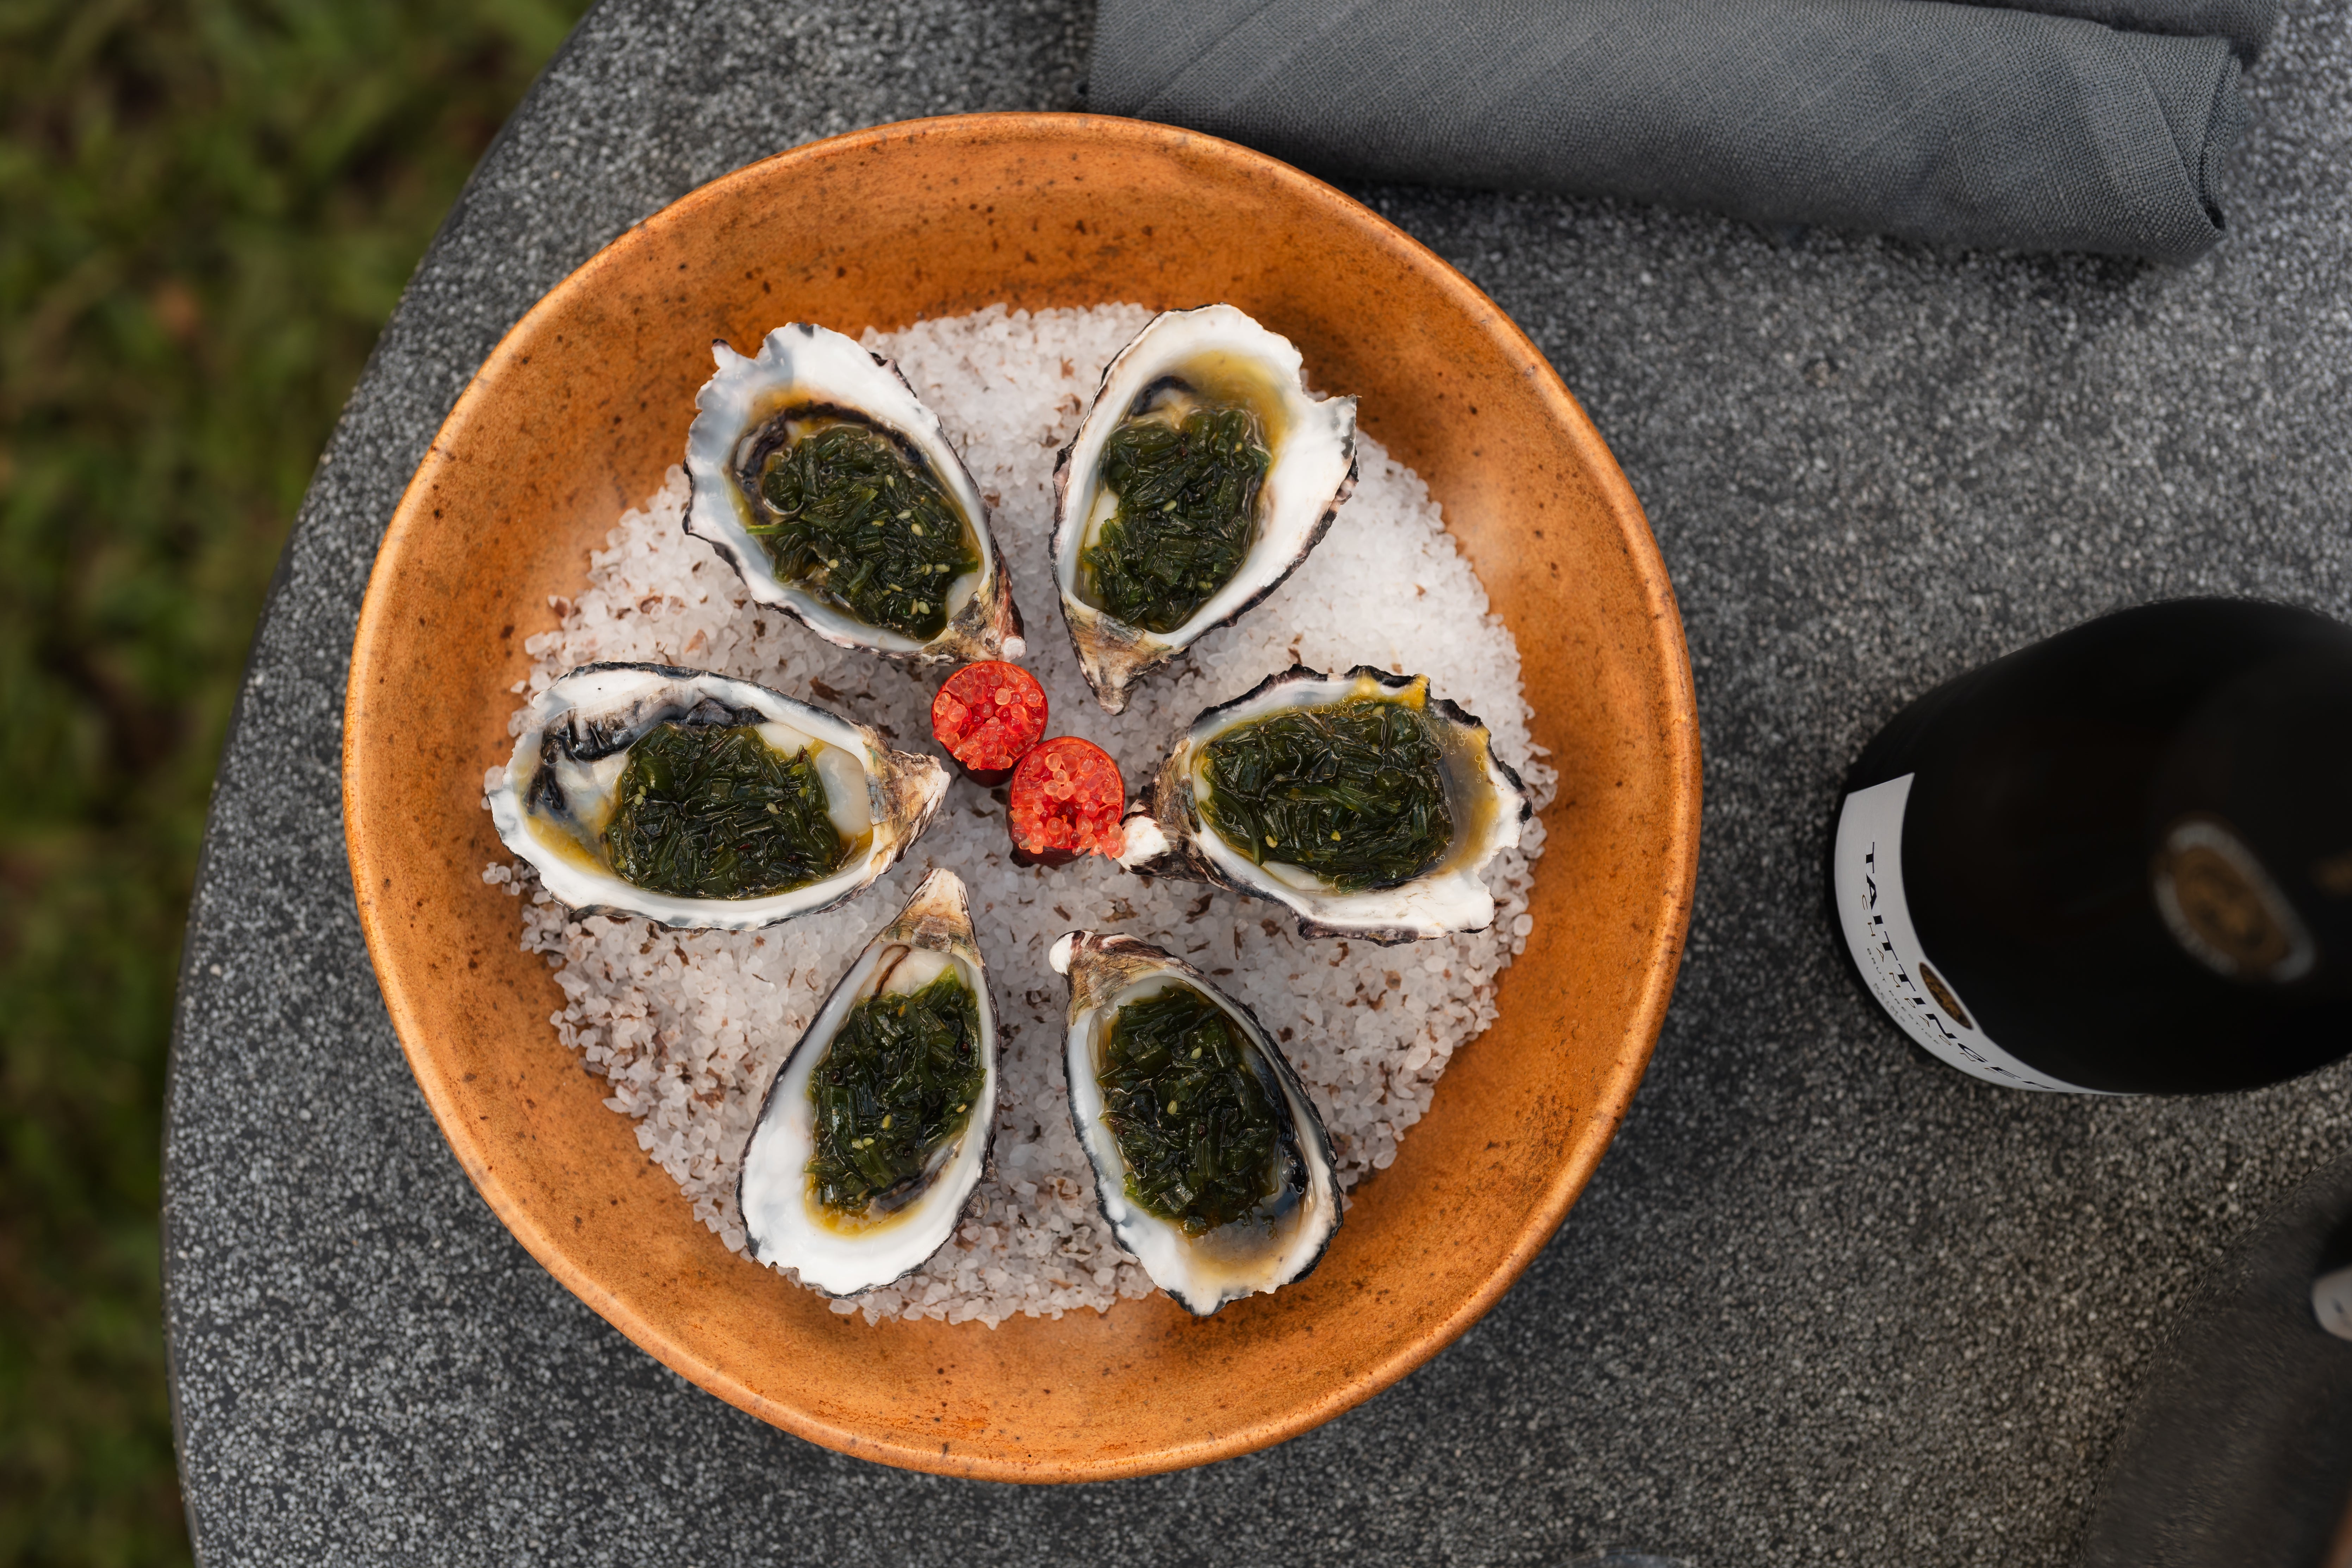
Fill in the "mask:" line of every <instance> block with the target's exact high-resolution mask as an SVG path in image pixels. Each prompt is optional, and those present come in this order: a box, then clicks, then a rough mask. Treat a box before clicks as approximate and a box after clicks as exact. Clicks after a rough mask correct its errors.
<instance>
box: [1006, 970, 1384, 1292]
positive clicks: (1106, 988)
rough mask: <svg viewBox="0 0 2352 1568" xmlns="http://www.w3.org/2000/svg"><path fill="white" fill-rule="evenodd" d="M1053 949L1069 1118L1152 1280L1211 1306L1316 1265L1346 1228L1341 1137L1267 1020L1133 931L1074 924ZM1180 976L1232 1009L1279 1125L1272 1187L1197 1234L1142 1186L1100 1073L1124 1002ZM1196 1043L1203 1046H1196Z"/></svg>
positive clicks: (1146, 996) (1115, 1222) (1125, 1237)
mask: <svg viewBox="0 0 2352 1568" xmlns="http://www.w3.org/2000/svg"><path fill="white" fill-rule="evenodd" d="M1046 958H1047V962H1048V963H1052V964H1053V966H1054V968H1055V972H1057V973H1061V974H1064V975H1066V976H1068V978H1069V983H1070V1005H1069V1035H1068V1041H1067V1053H1066V1057H1065V1058H1064V1067H1065V1069H1066V1071H1067V1073H1068V1075H1069V1091H1070V1123H1071V1125H1072V1126H1073V1127H1074V1128H1076V1131H1077V1134H1078V1142H1079V1143H1080V1144H1081V1145H1082V1146H1083V1147H1084V1148H1085V1149H1086V1152H1087V1162H1088V1163H1090V1164H1092V1165H1093V1166H1094V1172H1095V1196H1096V1199H1097V1202H1098V1203H1100V1205H1102V1212H1103V1217H1104V1218H1105V1219H1106V1220H1108V1221H1109V1223H1110V1226H1111V1229H1112V1230H1113V1232H1115V1233H1116V1234H1117V1235H1118V1243H1119V1245H1120V1246H1121V1247H1126V1248H1127V1250H1128V1251H1129V1252H1131V1253H1133V1254H1134V1255H1135V1257H1136V1258H1137V1259H1138V1260H1139V1261H1140V1262H1141V1263H1142V1265H1143V1268H1144V1272H1145V1273H1147V1274H1149V1275H1150V1276H1151V1282H1152V1283H1153V1284H1155V1285H1157V1286H1159V1287H1160V1289H1162V1290H1165V1291H1167V1292H1168V1294H1170V1295H1171V1296H1172V1297H1174V1298H1175V1299H1176V1300H1177V1301H1178V1302H1179V1303H1180V1304H1181V1306H1182V1307H1183V1308H1184V1310H1187V1311H1189V1312H1192V1313H1194V1314H1195V1315H1197V1316H1201V1317H1206V1316H1208V1315H1209V1314H1210V1313H1212V1312H1213V1311H1215V1310H1217V1309H1218V1308H1220V1307H1222V1306H1223V1305H1224V1304H1225V1303H1226V1302H1228V1301H1236V1300H1241V1299H1242V1298H1243V1297H1244V1296H1252V1295H1256V1294H1259V1293H1261V1292H1264V1291H1269V1290H1274V1289H1278V1288H1280V1287H1282V1286H1284V1285H1287V1284H1289V1283H1290V1282H1291V1281H1292V1280H1294V1279H1301V1278H1303V1277H1304V1276H1305V1275H1307V1273H1308V1272H1310V1271H1311V1270H1312V1269H1313V1268H1314V1267H1315V1265H1316V1264H1317V1263H1318V1262H1319V1261H1321V1259H1322V1257H1323V1250H1324V1248H1325V1247H1328V1246H1329V1245H1330V1243H1331V1235H1332V1233H1333V1232H1334V1231H1336V1230H1338V1229H1339V1184H1338V1182H1337V1180H1336V1178H1335V1175H1334V1170H1333V1163H1332V1158H1331V1142H1330V1140H1329V1138H1328V1137H1327V1136H1326V1135H1325V1133H1324V1131H1323V1119H1322V1118H1321V1117H1320V1116H1318V1114H1317V1113H1316V1110H1315V1104H1314V1101H1312V1100H1309V1099H1308V1098H1307V1090H1306V1089H1305V1088H1304V1087H1303V1086H1302V1085H1301V1084H1300V1083H1299V1081H1298V1075H1297V1074H1296V1073H1294V1072H1293V1071H1291V1069H1290V1063H1289V1062H1288V1061H1286V1060H1285V1059H1284V1058H1283V1055H1282V1052H1281V1050H1280V1049H1279V1048H1277V1047H1276V1045H1275V1043H1274V1040H1273V1038H1272V1037H1270V1036H1268V1035H1267V1033H1266V1031H1265V1027H1264V1026H1261V1025H1260V1024H1259V1023H1258V1021H1257V1019H1256V1018H1255V1016H1253V1015H1252V1014H1251V1012H1250V1010H1249V1009H1248V1008H1246V1007H1244V1006H1243V1005H1241V1004H1240V1003H1238V1002H1236V1001H1234V999H1233V998H1231V997H1229V996H1227V995H1225V994H1223V992H1221V991H1219V990H1218V989H1217V988H1216V987H1215V986H1214V985H1213V984H1210V982H1209V979H1208V977H1207V976H1206V975H1204V974H1202V973H1201V972H1200V971H1199V970H1197V969H1194V968H1193V967H1192V965H1191V964H1189V963H1185V962H1184V961H1183V960H1182V959H1181V958H1177V957H1175V956H1174V955H1173V954H1171V953H1167V952H1161V951H1160V949H1159V948H1156V947H1153V946H1151V945H1150V944H1149V943H1147V942H1139V941H1137V940H1136V939H1135V938H1134V937H1131V936H1122V935H1118V934H1103V933H1098V932H1095V931H1070V932H1068V933H1067V934H1066V935H1065V936H1063V937H1062V938H1061V940H1059V941H1058V942H1055V943H1054V945H1053V948H1052V949H1051V950H1050V952H1048V953H1047V955H1046ZM1180 988H1181V989H1182V990H1186V991H1190V992H1192V993H1193V994H1195V995H1197V996H1198V997H1200V998H1202V999H1204V1000H1205V1001H1207V1002H1208V1003H1209V1004H1211V1005H1213V1006H1214V1007H1215V1008H1216V1009H1217V1011H1218V1012H1220V1013H1222V1014H1223V1016H1224V1019H1225V1021H1226V1023H1227V1025H1228V1026H1229V1027H1228V1033H1227V1038H1228V1040H1232V1039H1233V1038H1234V1037H1238V1038H1239V1040H1240V1041H1242V1042H1244V1054H1245V1058H1246V1062H1247V1066H1248V1068H1249V1070H1250V1071H1251V1072H1252V1075H1253V1078H1254V1080H1255V1082H1256V1083H1257V1085H1258V1086H1259V1088H1260V1089H1261V1090H1262V1091H1263V1092H1264V1094H1265V1103H1266V1105H1267V1107H1268V1109H1269V1110H1271V1111H1272V1113H1273V1120H1274V1124H1275V1131H1276V1141H1275V1143H1274V1146H1273V1149H1272V1152H1271V1153H1270V1155H1269V1156H1268V1159H1267V1162H1266V1165H1265V1168H1264V1175H1263V1176H1262V1178H1261V1180H1262V1182H1263V1184H1264V1186H1265V1189H1268V1190H1267V1191H1266V1192H1265V1195H1263V1196H1261V1197H1260V1198H1259V1199H1258V1201H1257V1203H1256V1204H1255V1206H1254V1207H1253V1208H1251V1209H1250V1210H1249V1211H1248V1212H1246V1213H1244V1214H1243V1215H1240V1216H1239V1217H1237V1218H1234V1219H1231V1220H1229V1221H1227V1222H1226V1223H1224V1224H1222V1225H1216V1226H1212V1227H1210V1228H1206V1229H1204V1230H1202V1232H1201V1233H1199V1234H1197V1235H1193V1234H1187V1231H1186V1228H1185V1227H1184V1226H1181V1225H1180V1224H1178V1223H1177V1222H1175V1221H1173V1220H1171V1219H1167V1218H1163V1217H1161V1216H1160V1215H1158V1214H1155V1213H1153V1212H1152V1211H1151V1210H1150V1209H1149V1208H1147V1207H1145V1206H1144V1205H1143V1203H1142V1202H1141V1201H1139V1199H1138V1198H1137V1196H1136V1195H1135V1194H1134V1192H1133V1191H1132V1189H1131V1187H1130V1184H1129V1176H1130V1168H1129V1165H1128V1163H1127V1160H1126V1157H1125V1156H1124V1155H1123V1154H1122V1153H1121V1152H1120V1147H1119V1141H1118V1135H1117V1134H1116V1133H1115V1132H1114V1131H1112V1129H1111V1126H1110V1124H1109V1122H1108V1121H1107V1120H1106V1111H1107V1110H1108V1105H1107V1103H1106V1095H1105V1092H1104V1089H1103V1085H1102V1080H1101V1078H1100V1076H1099V1075H1100V1073H1101V1071H1102V1069H1103V1067H1104V1064H1105V1054H1104V1053H1105V1047H1106V1042H1107V1040H1108V1036H1109V1032H1110V1029H1111V1026H1112V1023H1113V1021H1114V1020H1115V1019H1116V1018H1117V1017H1118V1014H1119V1012H1120V1010H1121V1009H1122V1008H1124V1007H1126V1006H1128V1005H1129V1004H1132V1003H1138V1002H1148V1001H1151V1000H1153V999H1155V998H1158V997H1160V996H1161V995H1162V994H1164V993H1166V992H1169V991H1171V990H1176V989H1180ZM1193 1055H1194V1056H1195V1057H1196V1058H1197V1057H1198V1055H1199V1052H1198V1050H1197V1049H1196V1050H1195V1051H1194V1052H1193ZM1162 1081H1163V1082H1164V1081H1165V1080H1162ZM1153 1098H1154V1100H1155V1101H1156V1100H1157V1095H1156V1094H1155V1095H1154V1097H1153Z"/></svg>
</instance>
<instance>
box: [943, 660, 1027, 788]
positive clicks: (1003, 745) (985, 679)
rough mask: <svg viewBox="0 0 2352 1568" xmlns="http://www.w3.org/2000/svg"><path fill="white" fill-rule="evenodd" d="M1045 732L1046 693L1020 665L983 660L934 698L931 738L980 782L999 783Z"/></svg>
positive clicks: (958, 673)
mask: <svg viewBox="0 0 2352 1568" xmlns="http://www.w3.org/2000/svg"><path fill="white" fill-rule="evenodd" d="M1044 733H1045V688H1044V687H1042V686H1040V685H1038V684H1037V678H1036V677H1035V676H1034V675H1031V674H1030V673H1029V672H1028V671H1027V670H1025V669H1024V668H1021V667H1020V666H1019V665H1017V664H1007V663H1005V662H1004V661H1003V659H996V658H992V659H983V660H982V661H981V662H980V663H978V664H967V665H965V666H964V667H963V668H961V669H959V670H957V671H956V672H955V673H954V674H953V675H950V676H949V677H948V679H947V684H946V685H944V686H942V687H940V692H939V695H938V696H936V697H934V698H932V699H931V737H932V739H934V740H936V741H938V742H939V743H940V746H941V747H942V748H943V749H944V750H945V751H946V752H947V754H948V755H949V756H950V757H953V758H954V759H955V760H956V762H957V763H958V764H959V765H960V766H961V767H962V768H963V770H964V771H965V772H966V773H970V774H971V776H972V778H973V779H974V780H975V781H977V782H978V783H981V784H1003V782H1004V781H1005V780H1006V779H1008V778H1010V777H1011V776H1012V775H1013V763H1017V762H1019V761H1020V760H1021V759H1022V757H1023V756H1024V755H1025V754H1027V752H1028V751H1029V748H1030V747H1032V746H1034V745H1035V744H1036V743H1037V738H1038V737H1039V736H1040V735H1043V734H1044Z"/></svg>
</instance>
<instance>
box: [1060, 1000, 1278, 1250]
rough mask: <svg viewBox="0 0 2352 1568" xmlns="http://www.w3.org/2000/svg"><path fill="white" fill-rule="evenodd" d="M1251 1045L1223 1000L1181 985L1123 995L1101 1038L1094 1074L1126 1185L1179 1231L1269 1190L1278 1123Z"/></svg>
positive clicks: (1197, 1228)
mask: <svg viewBox="0 0 2352 1568" xmlns="http://www.w3.org/2000/svg"><path fill="white" fill-rule="evenodd" d="M1251 1055H1252V1047H1250V1045H1249V1044H1248V1043H1247V1041H1246V1040H1245V1039H1244V1037H1243V1035H1242V1033H1241V1031H1240V1030H1239V1029H1237V1028H1235V1027H1234V1023H1233V1020H1232V1019H1231V1018H1229V1017H1228V1016H1226V1014H1225V1011H1224V1009H1223V1008H1222V1007H1220V1006H1218V1005H1216V1004H1215V1003H1214V1002H1212V1001H1210V1000H1209V998H1207V997H1206V996H1203V995H1202V994H1201V993H1199V992H1198V991H1195V990H1193V989H1192V987H1190V986H1187V985H1173V986H1171V987H1169V988H1168V989H1167V990H1165V991H1162V992H1160V994H1158V995H1155V996H1148V997H1145V998H1144V999H1143V1000H1141V1001H1139V1002H1129V1004H1128V1005H1126V1006H1124V1007H1121V1008H1120V1009H1119V1010H1118V1014H1117V1016H1114V1017H1113V1018H1112V1019H1111V1024H1110V1029H1109V1032H1108V1036H1107V1037H1105V1039H1104V1041H1103V1061H1102V1067H1101V1068H1100V1070H1099V1071H1097V1073H1096V1075H1095V1079H1096V1081H1097V1083H1098V1084H1099V1085H1100V1086H1101V1088H1102V1092H1103V1121H1105V1122H1106V1123H1107V1124H1108V1126H1109V1128H1110V1130H1111V1136H1112V1137H1114V1138H1116V1139H1117V1140H1118V1153H1119V1158H1120V1159H1121V1160H1122V1161H1124V1162H1125V1163H1126V1165H1127V1195H1128V1196H1129V1197H1130V1198H1132V1199H1134V1200H1135V1201H1136V1202H1137V1203H1139V1204H1140V1205H1143V1207H1144V1208H1146V1209H1147V1210H1149V1211H1150V1212H1151V1213H1152V1214H1155V1215H1159V1216H1160V1218H1161V1219H1164V1220H1168V1221H1170V1222H1171V1223H1173V1224H1175V1225H1178V1226H1181V1227H1182V1228H1183V1231H1184V1234H1185V1235H1187V1236H1202V1235H1205V1234H1206V1233H1207V1232H1209V1231H1213V1230H1214V1229H1216V1228H1217V1227H1218V1226H1222V1225H1228V1224H1231V1223H1232V1222H1233V1221H1234V1220H1236V1219H1239V1218H1241V1217H1243V1216H1244V1215H1247V1214H1249V1213H1250V1211H1252V1210H1253V1209H1255V1208H1256V1207H1257V1206H1258V1205H1259V1204H1261V1203H1263V1202H1264V1201H1265V1199H1266V1198H1268V1197H1270V1196H1272V1195H1273V1194H1274V1191H1275V1186H1276V1166H1275V1163H1274V1154H1275V1149H1276V1144H1277V1143H1278V1142H1280V1141H1281V1133H1280V1129H1279V1127H1278V1125H1277V1123H1276V1117H1275V1109H1274V1104H1273V1101H1272V1100H1270V1099H1269V1098H1268V1097H1267V1094H1266V1088H1265V1084H1264V1083H1262V1082H1261V1081H1260V1080H1259V1078H1258V1068H1257V1067H1256V1065H1255V1063H1253V1062H1252V1061H1251V1060H1250V1057H1251Z"/></svg>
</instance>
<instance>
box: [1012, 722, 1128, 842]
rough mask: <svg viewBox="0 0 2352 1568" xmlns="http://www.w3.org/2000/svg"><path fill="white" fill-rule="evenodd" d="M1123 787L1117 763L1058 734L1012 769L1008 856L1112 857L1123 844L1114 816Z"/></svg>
mask: <svg viewBox="0 0 2352 1568" xmlns="http://www.w3.org/2000/svg"><path fill="white" fill-rule="evenodd" d="M1126 805H1127V785H1126V784H1125V783H1124V782H1123V781H1122V780H1121V779H1120V778H1119V776H1118V763H1114V762H1112V761H1111V760H1110V755H1109V753H1108V752H1105V751H1104V750H1103V749H1102V748H1101V747H1100V746H1097V745H1096V744H1095V743H1094V742H1091V741H1081V740H1079V739H1078V738H1077V737H1076V735H1058V736H1056V737H1055V738H1054V739H1053V740H1050V741H1048V742H1045V744H1044V745H1042V746H1039V747H1037V748H1036V749H1034V751H1032V752H1030V753H1029V754H1028V755H1027V756H1025V757H1024V758H1022V759H1021V763H1020V765H1019V766H1018V767H1016V768H1014V769H1013V803H1012V807H1011V809H1010V810H1009V811H1008V812H1007V813H1006V817H1007V820H1008V822H1009V824H1010V826H1011V827H1012V829H1013V858H1014V859H1016V860H1019V861H1021V862H1022V863H1023V864H1024V865H1032V864H1037V863H1040V862H1042V863H1043V864H1045V865H1048V866H1066V865H1067V864H1069V863H1070V862H1071V861H1073V860H1075V859H1076V858H1078V857H1079V856H1081V855H1107V856H1112V857H1116V856H1117V855H1118V852H1119V851H1120V850H1122V849H1124V848H1126V847H1127V835H1126V834H1125V833H1124V832H1122V831H1121V830H1120V828H1119V825H1118V819H1119V816H1120V814H1121V812H1122V811H1123V810H1124V809H1125V808H1126Z"/></svg>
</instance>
